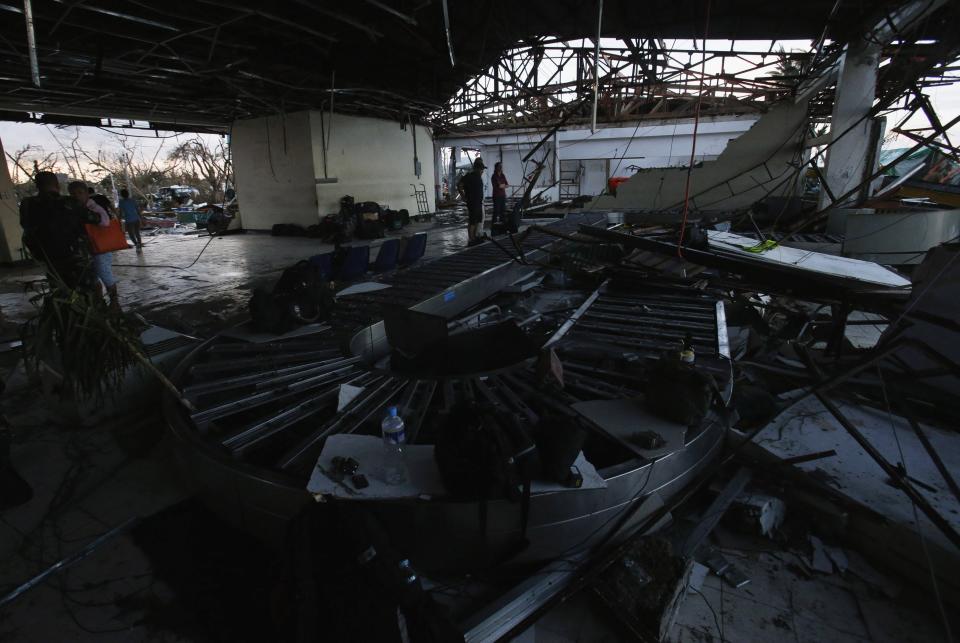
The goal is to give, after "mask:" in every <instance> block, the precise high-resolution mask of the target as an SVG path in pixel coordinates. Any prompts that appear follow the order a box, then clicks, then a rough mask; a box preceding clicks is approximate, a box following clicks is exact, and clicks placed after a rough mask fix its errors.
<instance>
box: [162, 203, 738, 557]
mask: <svg viewBox="0 0 960 643" xmlns="http://www.w3.org/2000/svg"><path fill="white" fill-rule="evenodd" d="M580 225H596V226H601V227H605V225H606V217H605V216H597V215H593V216H590V215H580V216H574V217H568V218H567V219H563V220H560V221H557V222H555V223H553V224H551V225H550V226H548V229H547V230H546V231H543V232H540V231H535V232H533V233H531V234H529V235H527V236H525V237H523V238H522V241H519V240H512V239H510V238H509V237H500V238H498V239H497V240H496V243H493V242H488V243H485V244H483V245H480V246H475V247H473V248H469V249H466V250H464V251H462V252H459V253H456V254H453V255H449V256H446V257H443V258H440V259H436V260H433V261H428V262H424V263H423V264H421V265H419V266H416V267H413V268H409V269H406V270H402V271H399V272H397V273H394V274H391V275H389V276H385V277H382V278H380V279H379V281H382V282H383V283H384V284H386V285H389V286H390V287H389V288H385V289H383V290H379V291H376V292H371V293H366V294H358V295H354V296H350V297H345V298H342V299H341V300H339V301H338V304H337V306H336V308H335V312H334V314H333V316H332V317H331V318H330V319H329V320H328V321H327V322H325V323H324V324H323V325H321V326H318V327H316V328H314V329H312V330H311V331H310V332H308V333H307V334H304V335H299V336H296V337H291V338H288V339H277V340H274V341H267V342H260V343H255V342H249V341H240V340H237V339H232V338H230V337H227V336H225V335H218V336H215V337H213V338H211V339H210V340H208V341H206V342H204V343H203V344H202V345H200V346H199V347H198V348H196V349H195V350H194V351H193V352H192V353H191V354H190V355H189V356H188V357H187V358H186V359H185V360H184V361H183V362H182V363H181V364H180V365H179V367H178V368H177V369H176V371H175V372H174V374H173V379H174V382H175V383H176V384H177V386H178V387H179V388H180V390H181V392H182V395H183V396H184V397H185V398H186V399H188V400H189V401H190V402H191V404H192V406H193V408H192V409H187V408H186V407H185V406H184V405H182V404H181V403H180V402H179V401H178V400H176V399H175V398H174V397H173V396H172V395H168V396H167V397H166V399H165V401H164V415H165V418H166V421H167V423H168V425H169V428H170V430H171V432H172V433H173V435H174V436H175V438H176V439H175V444H176V450H177V453H178V456H179V459H180V460H181V462H182V464H183V466H184V468H185V469H186V471H187V472H188V473H189V475H190V476H191V477H192V478H193V480H194V481H195V482H196V484H197V486H198V489H199V491H200V495H201V496H202V498H203V499H204V500H205V501H206V503H207V504H208V505H209V506H210V507H211V508H212V509H213V510H214V511H216V512H217V513H218V514H219V515H221V516H222V517H224V518H225V519H227V520H228V521H230V522H232V523H233V524H235V525H237V526H239V527H241V528H243V529H245V530H247V531H249V532H250V533H252V534H254V535H257V536H259V537H261V538H263V539H265V540H267V541H268V542H273V543H280V542H282V537H283V533H284V530H285V527H286V525H287V523H288V521H289V520H290V519H291V518H292V517H294V516H296V515H297V514H298V513H299V512H300V511H301V510H302V509H303V508H304V507H305V506H306V505H307V504H308V503H312V502H315V501H316V500H317V498H315V497H314V496H313V495H312V494H310V493H309V492H308V491H307V489H306V487H307V483H308V480H309V479H310V476H311V473H312V472H313V471H314V469H315V468H316V467H317V460H318V457H319V456H320V453H321V451H322V449H323V447H324V444H325V442H326V440H327V439H328V438H329V437H330V436H332V435H342V434H352V435H374V436H375V435H378V433H379V423H380V420H381V419H382V417H383V416H384V414H385V412H386V409H387V408H388V407H390V406H398V407H399V408H400V412H401V414H402V416H403V417H404V419H405V421H406V424H407V434H408V440H409V441H410V443H411V444H414V445H430V444H433V443H434V440H435V438H436V436H437V432H438V431H439V430H442V426H443V422H444V420H445V418H446V417H447V416H448V414H449V412H450V410H451V409H452V408H453V407H455V406H456V405H457V404H458V403H460V402H463V401H472V402H480V403H483V404H485V405H489V406H491V407H494V408H497V409H501V410H504V411H507V412H509V413H512V414H514V415H515V416H516V417H518V418H520V421H521V422H522V423H523V424H524V425H526V426H535V425H537V423H538V422H539V420H540V416H542V415H543V414H544V413H551V414H566V415H569V416H576V417H578V418H581V419H583V418H589V419H587V420H585V424H586V425H587V426H589V427H590V430H589V431H588V436H587V438H586V441H585V443H584V445H583V456H584V457H585V458H586V460H588V461H589V463H590V464H591V465H592V467H593V468H594V469H595V470H596V472H597V474H598V475H599V478H601V479H602V484H601V485H597V486H594V487H593V488H583V489H563V490H557V489H553V490H547V491H542V492H534V493H532V494H531V496H530V498H529V507H528V513H527V516H526V518H524V517H523V516H522V515H521V512H522V511H524V503H519V502H515V501H511V500H508V499H505V498H502V499H491V500H489V501H486V502H483V503H479V502H477V501H467V500H458V499H456V498H453V497H450V496H445V495H442V494H440V495H433V496H430V497H414V498H404V499H393V500H364V501H363V502H364V506H365V507H367V508H369V509H370V510H372V511H374V512H375V514H376V515H377V517H378V518H379V520H380V521H381V524H382V525H383V526H384V528H385V529H386V531H387V532H388V534H389V535H390V537H391V539H392V541H393V542H394V544H395V545H396V546H397V547H398V548H400V550H401V551H404V552H406V553H407V554H408V555H409V556H410V558H411V559H412V560H413V561H414V563H415V564H416V565H418V566H419V567H420V568H421V569H425V570H433V569H436V570H445V569H456V568H463V567H464V566H465V563H466V562H467V561H469V562H470V563H471V564H483V561H494V560H502V559H503V557H504V556H507V555H509V557H510V559H511V561H515V562H543V561H548V560H555V559H558V558H563V557H565V556H569V555H571V554H572V553H574V552H582V551H585V550H587V549H589V548H591V547H593V546H595V545H597V544H600V543H607V542H609V541H610V539H611V538H620V537H623V536H624V535H626V534H629V533H630V532H631V531H632V528H634V527H636V526H638V525H641V524H643V523H644V521H645V520H646V519H647V518H648V517H649V516H650V515H651V513H652V512H654V511H656V510H657V509H658V508H659V507H662V506H663V504H664V503H667V502H669V500H670V499H671V498H673V497H675V496H676V495H677V494H679V493H680V492H681V491H683V490H684V489H685V488H686V487H687V486H688V485H689V484H690V483H691V482H692V481H693V480H694V479H696V477H697V476H698V475H699V474H702V473H703V472H704V470H705V469H706V468H707V467H708V466H709V465H710V463H711V462H712V461H713V460H714V459H715V458H716V457H717V455H718V454H719V453H720V451H721V449H722V445H723V440H724V436H725V433H726V429H725V426H724V425H723V423H722V422H721V421H720V419H719V417H718V416H717V415H716V414H713V413H711V414H708V416H707V418H706V419H705V420H704V421H703V422H701V423H699V424H697V425H695V426H680V425H671V424H670V423H666V422H664V421H663V420H661V419H659V418H656V417H655V416H653V415H652V414H650V413H648V412H646V411H645V410H644V407H643V388H644V386H643V383H642V382H643V372H644V369H645V366H646V365H649V364H650V363H651V360H653V359H656V358H657V357H659V356H660V355H661V354H662V353H663V352H664V351H675V350H676V347H677V346H678V345H679V343H680V342H681V341H682V340H684V339H685V338H686V339H687V340H688V341H692V344H693V347H694V348H695V350H696V355H697V365H698V368H700V369H702V370H704V371H706V372H709V373H710V374H711V375H712V376H713V378H714V380H715V381H716V382H717V384H718V386H719V388H720V390H721V391H723V392H724V395H725V396H726V397H727V398H729V392H730V387H731V369H730V360H729V350H728V347H727V339H726V323H725V320H724V315H723V305H722V303H721V302H718V301H716V300H715V299H711V298H710V297H707V296H703V295H701V294H697V293H696V292H695V291H693V292H691V291H677V290H669V289H667V290H663V289H654V290H651V289H649V288H645V287H642V286H640V285H638V284H634V283H626V284H618V283H616V281H615V280H614V281H609V280H608V281H606V282H603V283H602V284H600V285H597V284H596V283H581V282H576V283H574V282H573V281H572V279H571V278H570V275H569V274H567V273H566V272H565V271H564V265H565V263H568V262H564V261H562V260H561V259H562V258H563V257H564V256H565V252H567V251H568V250H569V248H571V247H572V244H571V242H570V241H569V240H567V239H565V238H562V235H569V234H572V233H575V232H576V230H577V229H578V227H579V226H580ZM558 233H559V234H558ZM518 283H519V284H521V285H520V286H518V285H517V284H518ZM522 284H527V285H522ZM398 310H409V311H415V312H419V313H427V314H429V315H433V316H438V317H442V318H443V319H445V320H448V321H449V322H450V324H449V326H450V328H451V329H455V328H459V329H460V330H461V331H464V329H465V328H466V329H471V328H482V327H484V326H489V325H491V324H494V323H499V322H503V321H504V320H512V322H518V323H517V324H516V325H517V326H519V327H520V328H522V329H523V331H524V333H526V335H527V336H528V339H529V341H530V342H532V343H533V344H534V345H535V346H536V348H537V350H538V353H543V352H544V350H543V349H544V348H546V347H549V348H552V349H553V350H554V351H555V353H556V355H557V357H559V359H560V362H561V364H562V368H563V382H564V385H563V387H562V388H560V387H552V388H549V389H545V388H544V385H543V372H542V370H541V369H538V365H537V363H538V359H537V358H536V357H529V356H525V357H523V358H522V359H518V360H517V361H515V362H509V363H497V364H494V365H493V366H492V367H489V366H488V367H487V368H485V369H483V370H480V371H471V372H457V373H455V374H445V375H436V374H430V375H426V374H418V373H416V372H410V371H408V370H407V371H398V370H394V369H391V368H390V365H389V364H390V360H389V355H390V353H391V346H390V343H389V341H388V340H387V333H386V332H385V324H384V318H385V317H386V316H387V315H389V314H391V311H394V312H395V311H398ZM451 332H453V330H451ZM490 349H491V351H498V350H499V347H498V346H497V344H496V343H495V342H493V343H491V345H490ZM500 352H504V351H500ZM506 352H507V354H509V351H506ZM541 361H542V360H541ZM541 366H542V365H541ZM345 384H349V385H351V386H353V387H357V388H356V389H352V390H359V393H358V394H357V395H356V397H354V398H353V399H352V400H350V401H349V402H347V403H346V404H343V403H340V393H341V388H342V385H345ZM605 404H609V405H610V407H609V408H610V410H611V411H610V413H609V414H608V413H607V412H606V409H607V407H606V406H605ZM624 404H632V406H628V407H626V408H627V413H628V414H627V416H626V417H623V414H624V410H623V409H624V408H625V407H624V406H623V405H624ZM631 409H632V410H631ZM607 415H609V416H610V418H609V421H608V418H607ZM643 433H646V434H651V433H652V434H656V435H662V437H664V438H665V439H664V440H662V442H663V444H643V443H642V442H638V441H637V440H636V439H635V438H636V437H637V434H643ZM325 499H327V500H330V501H333V502H359V501H360V500H352V499H350V498H337V499H331V498H325ZM481 504H482V505H483V508H482V510H481V508H480V505H481ZM518 542H522V543H523V544H522V546H521V547H520V548H519V549H518V547H517V543H518ZM508 552H512V553H509V554H508Z"/></svg>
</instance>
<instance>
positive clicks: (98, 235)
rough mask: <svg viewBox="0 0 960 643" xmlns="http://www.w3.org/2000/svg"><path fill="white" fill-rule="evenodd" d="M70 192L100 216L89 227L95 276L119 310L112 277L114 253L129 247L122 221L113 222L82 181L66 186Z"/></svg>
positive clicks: (115, 283) (88, 234)
mask: <svg viewBox="0 0 960 643" xmlns="http://www.w3.org/2000/svg"><path fill="white" fill-rule="evenodd" d="M67 190H68V191H69V192H70V196H71V197H73V198H74V199H75V200H76V201H79V202H80V203H82V204H83V205H84V206H85V207H86V208H87V209H88V210H90V211H91V212H94V213H96V214H97V215H98V216H99V217H100V222H99V223H97V224H96V225H94V224H91V223H88V224H87V236H88V237H89V238H90V250H91V253H92V254H93V273H94V275H96V277H97V279H99V280H100V281H101V282H102V283H103V286H104V288H106V289H107V294H108V295H110V305H111V306H113V307H114V308H117V309H119V308H120V298H119V295H118V294H117V280H116V278H115V277H114V276H113V251H114V250H121V249H125V248H127V247H128V246H127V240H126V238H124V236H123V228H122V227H120V221H119V220H117V219H111V218H110V215H109V214H107V211H106V210H104V209H103V208H102V207H101V206H99V205H98V204H97V202H96V201H94V200H93V199H92V198H91V197H90V189H89V188H87V186H86V184H85V183H83V182H82V181H74V182H73V183H71V184H70V185H68V186H67Z"/></svg>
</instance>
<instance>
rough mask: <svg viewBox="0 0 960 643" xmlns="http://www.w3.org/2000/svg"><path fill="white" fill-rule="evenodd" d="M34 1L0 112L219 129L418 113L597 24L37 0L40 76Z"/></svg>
mask: <svg viewBox="0 0 960 643" xmlns="http://www.w3.org/2000/svg"><path fill="white" fill-rule="evenodd" d="M900 4H902V3H901V2H895V1H891V2H886V3H861V2H843V1H841V2H835V1H834V0H810V1H808V2H804V3H787V4H783V3H771V2H766V1H764V0H726V1H722V2H714V3H713V5H712V6H711V8H710V18H709V30H710V33H709V35H710V37H711V38H726V39H734V40H744V39H798V38H803V39H818V38H821V37H822V36H824V35H826V36H827V37H828V38H830V39H832V40H835V41H841V42H842V41H844V40H845V39H846V38H847V37H848V35H849V33H848V32H851V30H856V29H859V28H860V26H861V25H863V24H865V23H869V22H870V21H871V20H878V19H881V18H882V17H883V15H885V12H886V11H889V10H892V9H893V8H895V7H896V6H898V5H900ZM877 5H880V6H879V7H878V6H877ZM25 6H27V7H29V6H31V2H30V1H29V0H28V2H27V3H26V4H25V5H24V4H20V3H16V4H10V3H7V2H3V3H0V10H3V11H4V12H5V15H6V17H5V19H4V20H3V21H2V23H0V34H2V35H3V44H4V46H3V47H2V50H0V64H2V66H3V69H4V74H3V75H2V76H0V93H2V98H0V110H6V111H4V112H2V113H0V118H4V119H7V120H27V119H29V118H31V117H30V115H29V114H28V112H29V113H42V114H43V115H44V118H45V120H46V121H47V122H52V123H76V124H100V123H99V121H97V122H93V121H94V120H97V119H99V118H100V117H114V118H131V119H137V120H146V121H150V122H151V123H152V124H153V125H154V126H156V127H163V128H168V129H184V128H188V129H189V128H193V129H198V128H204V127H206V128H213V129H217V128H220V129H225V128H226V127H228V125H229V123H231V122H232V121H234V120H236V119H239V118H250V117H256V116H262V115H265V114H274V113H280V112H287V111H295V110H301V109H310V108H322V107H328V108H329V106H330V104H329V103H330V102H331V101H332V102H334V103H335V109H336V110H337V111H343V112H352V113H361V114H369V115H379V116H388V117H392V118H403V117H405V116H409V117H411V118H414V119H423V118H424V117H425V115H427V114H430V113H435V112H436V111H437V110H438V108H439V107H440V106H441V105H442V104H443V103H444V102H445V101H447V100H448V99H450V97H451V96H453V94H454V93H455V92H456V90H457V89H458V88H459V87H461V86H462V85H463V84H464V83H465V82H466V81H467V80H468V79H469V78H471V77H472V76H475V75H476V74H478V73H481V72H482V71H483V70H485V69H486V68H487V67H489V65H491V64H493V63H494V62H495V61H496V60H497V59H498V57H499V56H500V55H501V54H502V52H503V51H504V50H506V49H508V48H510V47H513V46H515V45H516V44H517V43H519V42H524V41H525V40H528V39H530V38H532V37H535V36H543V35H551V36H556V37H558V38H562V39H573V38H582V37H589V36H590V35H591V34H592V33H595V30H596V16H597V6H596V5H595V4H594V3H584V2H579V1H575V0H562V1H559V0H558V1H547V0H536V1H530V2H498V1H493V0H486V1H485V0H478V1H476V2H449V3H448V2H441V1H437V0H433V1H431V0H424V1H413V0H366V1H365V2H351V3H334V2H308V1H307V0H278V1H277V2H273V3H270V4H269V5H264V4H262V3H257V2H253V1H252V0H246V1H244V0H196V1H194V2H185V1H184V0H172V1H170V2H164V3H162V4H156V5H153V4H150V3H146V2H142V1H141V0H90V1H87V2H78V3H72V2H66V1H65V0H54V1H50V2H46V1H45V2H35V3H33V4H32V14H33V24H34V32H35V37H36V53H37V58H38V68H39V77H38V79H37V80H39V86H36V84H35V82H34V81H33V79H32V78H31V65H30V47H29V45H28V38H27V28H26V22H27V21H26V19H25V18H26V16H25V15H24V7H25ZM445 7H448V8H449V15H448V16H447V18H448V20H447V21H445V19H444V18H445V9H444V8H445ZM603 11H604V20H603V34H604V35H605V36H608V37H618V38H623V37H632V38H639V37H657V38H702V37H703V36H704V34H703V28H704V26H705V23H706V15H705V14H706V4H705V3H703V2H699V1H695V0H671V1H667V0H657V1H656V2H648V3H644V5H643V9H642V11H641V10H640V9H639V8H638V5H637V3H634V2H630V1H629V0H607V1H606V2H605V4H604V10H603ZM447 23H448V24H449V32H448V31H447V29H446V28H445V24H447ZM935 23H936V21H933V22H931V24H930V27H929V28H930V30H931V31H932V32H936V31H937V28H936V27H937V25H936V24H935ZM924 28H926V27H924ZM934 37H935V35H934ZM448 40H449V42H448ZM331 90H333V91H331ZM87 120H90V121H91V122H89V123H87V122H86V121H87Z"/></svg>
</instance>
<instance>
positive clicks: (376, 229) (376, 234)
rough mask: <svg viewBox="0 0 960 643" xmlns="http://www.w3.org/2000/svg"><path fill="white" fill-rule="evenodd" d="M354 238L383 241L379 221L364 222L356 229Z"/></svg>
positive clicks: (383, 234)
mask: <svg viewBox="0 0 960 643" xmlns="http://www.w3.org/2000/svg"><path fill="white" fill-rule="evenodd" d="M356 236H357V238H358V239H383V238H384V236H386V235H385V233H384V225H383V223H381V222H380V221H379V220H376V219H373V220H364V221H361V222H360V225H359V226H358V227H357V232H356Z"/></svg>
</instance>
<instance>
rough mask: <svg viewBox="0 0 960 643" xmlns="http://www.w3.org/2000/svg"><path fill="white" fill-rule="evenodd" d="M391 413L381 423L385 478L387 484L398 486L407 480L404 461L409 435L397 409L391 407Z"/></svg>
mask: <svg viewBox="0 0 960 643" xmlns="http://www.w3.org/2000/svg"><path fill="white" fill-rule="evenodd" d="M389 411H390V412H389V414H388V415H387V417H385V418H383V422H381V423H380V429H381V431H382V432H383V474H384V475H383V477H384V480H385V481H386V483H387V484H391V485H397V484H402V483H403V482H405V481H406V479H407V465H406V463H405V462H404V460H403V447H404V445H405V444H406V443H407V433H406V429H405V428H404V425H403V418H402V417H400V416H399V415H397V407H395V406H391V407H390V410H389Z"/></svg>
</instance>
